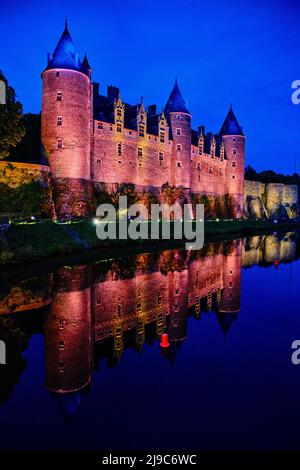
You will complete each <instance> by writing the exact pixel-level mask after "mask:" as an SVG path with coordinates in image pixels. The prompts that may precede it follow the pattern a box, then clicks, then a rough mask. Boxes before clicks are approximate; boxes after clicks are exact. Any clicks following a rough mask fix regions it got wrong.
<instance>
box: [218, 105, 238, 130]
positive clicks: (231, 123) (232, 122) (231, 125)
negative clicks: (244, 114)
mask: <svg viewBox="0 0 300 470" xmlns="http://www.w3.org/2000/svg"><path fill="white" fill-rule="evenodd" d="M219 135H220V136H221V135H244V134H243V131H242V128H241V126H240V125H239V123H238V120H237V118H236V117H235V114H234V112H233V109H232V107H231V106H230V109H229V111H228V114H227V116H226V118H225V121H224V122H223V126H222V127H221V130H220V132H219Z"/></svg>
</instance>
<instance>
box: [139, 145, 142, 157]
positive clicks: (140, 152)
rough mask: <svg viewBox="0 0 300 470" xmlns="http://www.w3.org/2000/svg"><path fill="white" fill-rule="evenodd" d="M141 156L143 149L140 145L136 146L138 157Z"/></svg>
mask: <svg viewBox="0 0 300 470" xmlns="http://www.w3.org/2000/svg"><path fill="white" fill-rule="evenodd" d="M142 156H143V149H142V147H139V148H138V157H142Z"/></svg>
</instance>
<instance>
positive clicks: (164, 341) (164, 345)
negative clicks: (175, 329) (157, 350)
mask: <svg viewBox="0 0 300 470" xmlns="http://www.w3.org/2000/svg"><path fill="white" fill-rule="evenodd" d="M169 346H170V343H169V337H168V334H167V333H163V334H162V335H161V342H160V347H161V348H168V347H169Z"/></svg>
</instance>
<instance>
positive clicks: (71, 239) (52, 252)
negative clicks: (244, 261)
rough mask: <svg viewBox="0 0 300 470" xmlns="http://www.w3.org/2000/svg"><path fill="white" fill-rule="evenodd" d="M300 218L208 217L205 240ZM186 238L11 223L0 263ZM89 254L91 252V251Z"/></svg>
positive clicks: (82, 225)
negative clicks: (114, 235) (110, 236)
mask: <svg viewBox="0 0 300 470" xmlns="http://www.w3.org/2000/svg"><path fill="white" fill-rule="evenodd" d="M297 227H300V221H292V220H285V221H278V222H277V224H275V223H274V221H268V220H257V221H256V220H246V221H245V220H232V221H229V220H228V221H206V222H205V240H206V241H208V240H215V239H222V238H224V237H225V236H228V235H230V238H231V236H233V235H234V236H235V238H238V237H239V236H245V235H251V234H255V233H264V232H270V231H274V230H276V231H278V230H293V229H296V228H297ZM184 243H185V241H184V240H173V241H172V240H157V241H153V240H136V241H134V240H130V239H129V240H105V241H102V240H99V239H98V238H97V236H96V227H95V225H94V223H93V221H92V220H81V221H74V222H72V223H67V224H58V223H54V222H51V221H43V222H38V223H29V224H11V225H10V226H8V227H7V229H4V228H3V227H2V229H1V230H0V264H2V265H9V264H12V263H25V262H28V261H34V260H39V259H41V258H49V257H57V256H60V257H61V255H63V256H64V257H68V256H69V255H72V254H80V253H85V254H86V253H91V256H95V257H98V258H99V257H101V258H104V257H111V256H123V255H127V254H128V253H134V252H141V251H145V250H147V251H148V250H151V251H152V250H155V249H156V250H161V249H167V248H169V247H170V248H172V247H174V246H183V245H184ZM89 256H90V255H89Z"/></svg>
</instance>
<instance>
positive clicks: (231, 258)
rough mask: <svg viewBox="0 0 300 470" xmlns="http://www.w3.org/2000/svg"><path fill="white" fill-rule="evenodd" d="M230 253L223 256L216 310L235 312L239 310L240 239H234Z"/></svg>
mask: <svg viewBox="0 0 300 470" xmlns="http://www.w3.org/2000/svg"><path fill="white" fill-rule="evenodd" d="M232 243H233V245H234V246H233V250H232V252H231V253H228V254H227V255H224V256H223V291H222V296H221V301H220V305H219V308H218V311H219V312H220V313H237V312H239V311H240V291H241V268H242V246H243V245H242V240H235V241H234V242H232Z"/></svg>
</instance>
